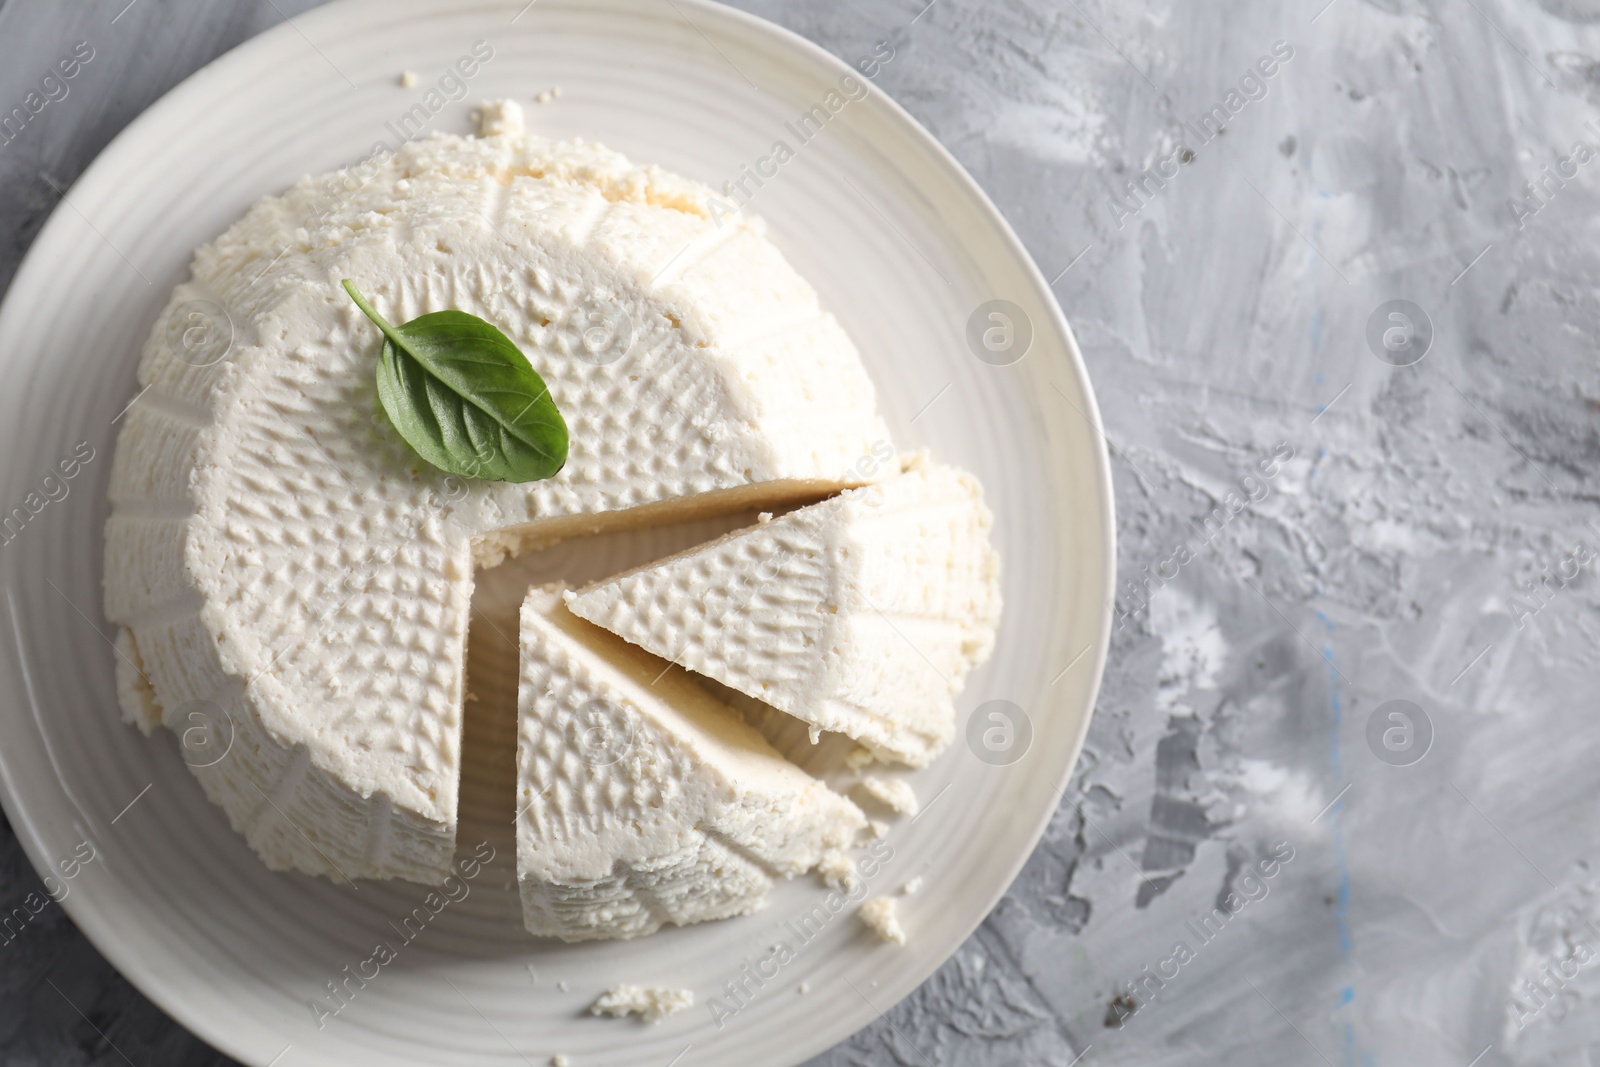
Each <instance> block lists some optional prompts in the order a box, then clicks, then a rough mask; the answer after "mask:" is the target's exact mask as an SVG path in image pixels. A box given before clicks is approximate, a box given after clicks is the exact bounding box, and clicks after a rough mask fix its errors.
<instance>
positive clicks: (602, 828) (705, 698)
mask: <svg viewBox="0 0 1600 1067" xmlns="http://www.w3.org/2000/svg"><path fill="white" fill-rule="evenodd" d="M561 593H562V590H561V589H560V587H555V586H551V587H544V588H540V589H535V590H533V591H532V592H530V593H529V594H528V598H527V600H526V601H525V602H524V604H523V607H522V619H521V632H522V670H521V677H520V684H519V686H518V691H517V708H518V736H517V768H518V769H517V804H518V811H519V813H518V816H517V872H518V878H519V880H520V884H521V888H522V903H523V909H522V910H523V921H524V923H525V924H526V925H527V928H528V930H529V931H530V932H532V933H534V934H538V935H541V936H554V937H559V938H562V939H563V940H567V941H583V940H591V939H598V938H630V937H638V936H641V935H644V934H651V933H654V932H655V931H656V930H657V929H659V928H660V927H661V926H662V925H663V924H664V923H669V922H670V923H676V924H678V925H686V924H688V923H695V922H702V921H705V920H707V919H721V918H727V917H729V916H733V915H743V914H746V913H748V912H750V911H753V910H755V909H756V908H757V907H759V906H760V904H761V902H762V900H763V899H764V897H765V895H766V892H767V890H768V888H770V886H771V884H772V883H771V876H773V875H778V876H783V877H789V876H793V875H795V874H799V873H802V872H804V871H807V870H810V869H811V868H812V867H814V866H816V865H817V863H818V862H819V861H821V860H822V858H823V857H824V856H825V855H828V854H830V853H831V852H833V851H834V850H837V849H840V848H844V847H848V846H850V845H852V844H853V843H854V841H855V838H856V835H857V833H858V832H859V831H861V830H862V829H863V828H864V827H865V826H866V818H865V817H864V816H863V815H862V814H861V812H860V810H859V809H857V808H856V807H855V805H853V804H851V803H850V802H849V801H848V800H845V799H844V798H843V797H841V796H839V795H837V794H836V793H834V792H832V791H831V790H829V789H828V788H827V787H826V786H825V785H823V784H822V783H821V782H818V781H817V780H816V779H814V778H812V777H811V776H810V775H808V774H806V773H805V772H804V771H802V770H800V769H799V768H798V767H796V766H794V765H793V764H792V763H790V762H788V761H787V760H785V759H784V758H783V757H782V756H781V755H779V754H778V752H777V751H775V750H774V749H773V748H772V746H770V745H769V744H767V742H766V741H765V740H764V739H763V738H762V737H761V735H760V734H759V733H757V732H756V730H755V729H754V728H752V727H750V726H749V725H747V724H746V723H745V722H744V720H743V719H742V718H740V716H739V714H738V712H736V711H734V710H733V709H732V708H729V707H727V706H726V705H724V704H721V703H719V702H718V701H716V700H715V699H713V698H712V697H711V695H710V694H709V693H707V692H706V691H705V690H704V689H702V688H700V686H699V685H697V684H696V683H695V682H694V681H693V680H691V679H690V678H689V677H688V676H687V674H686V673H685V672H684V671H682V670H681V669H679V668H676V667H672V666H670V665H669V664H667V663H665V662H663V661H662V660H659V659H657V658H656V657H654V656H651V655H649V654H647V653H644V652H642V651H640V650H639V649H637V648H634V647H632V646H630V645H627V644H624V643H623V642H622V641H620V640H619V639H617V638H616V637H615V636H614V635H612V634H609V633H607V632H606V631H604V630H602V629H600V628H599V627H597V626H593V625H591V624H589V623H587V622H584V621H583V620H582V619H579V618H577V617H576V616H575V615H573V614H572V613H571V612H569V611H568V610H567V608H566V606H565V604H564V603H563V602H562V598H561Z"/></svg>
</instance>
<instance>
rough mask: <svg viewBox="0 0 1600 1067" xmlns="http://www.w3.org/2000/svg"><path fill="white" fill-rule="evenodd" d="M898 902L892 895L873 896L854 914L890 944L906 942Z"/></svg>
mask: <svg viewBox="0 0 1600 1067" xmlns="http://www.w3.org/2000/svg"><path fill="white" fill-rule="evenodd" d="M899 910H900V909H899V904H897V903H896V901H895V899H894V898H893V897H873V898H872V899H871V900H869V901H867V902H866V903H865V904H863V905H861V910H860V911H858V912H857V913H856V914H858V915H860V916H861V921H862V922H864V923H866V924H867V926H869V927H870V928H871V929H872V932H873V933H875V934H877V935H878V936H879V937H880V938H882V939H883V940H884V941H888V942H890V943H891V944H895V945H903V944H905V943H906V932H905V928H904V927H902V926H901V925H900V916H899Z"/></svg>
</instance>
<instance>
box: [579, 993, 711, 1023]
mask: <svg viewBox="0 0 1600 1067" xmlns="http://www.w3.org/2000/svg"><path fill="white" fill-rule="evenodd" d="M693 1004H694V993H693V991H691V990H688V989H662V988H645V987H642V986H636V985H619V986H613V987H611V988H610V989H609V990H607V991H606V992H604V993H602V994H600V997H599V998H598V999H597V1000H596V1001H595V1002H594V1003H593V1004H591V1005H589V1014H590V1015H614V1016H616V1017H617V1018H619V1019H620V1018H622V1017H623V1016H625V1015H637V1016H639V1017H641V1018H642V1019H644V1020H645V1021H646V1022H652V1023H658V1022H660V1021H661V1020H662V1019H665V1018H666V1017H667V1016H669V1015H671V1014H673V1013H674V1012H680V1011H682V1010H683V1009H684V1008H687V1007H690V1006H692V1005H693Z"/></svg>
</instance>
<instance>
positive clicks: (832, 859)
mask: <svg viewBox="0 0 1600 1067" xmlns="http://www.w3.org/2000/svg"><path fill="white" fill-rule="evenodd" d="M817 873H818V874H820V875H822V882H823V884H824V885H826V886H827V887H828V888H829V889H843V890H844V891H845V892H846V893H849V892H853V891H854V890H855V887H856V865H855V864H853V863H851V862H850V857H849V856H846V855H845V854H844V853H843V852H841V851H839V850H838V849H836V848H835V849H829V850H828V851H827V852H825V853H823V855H822V859H821V861H820V862H818V863H817Z"/></svg>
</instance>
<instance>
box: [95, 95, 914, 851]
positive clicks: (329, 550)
mask: <svg viewBox="0 0 1600 1067" xmlns="http://www.w3.org/2000/svg"><path fill="white" fill-rule="evenodd" d="M485 115H486V122H488V123H489V125H487V126H486V129H492V130H494V131H497V133H496V135H494V136H485V137H481V138H466V137H454V136H444V135H438V136H434V137H431V138H429V139H426V140H421V141H416V142H412V143H409V144H406V145H404V146H403V147H401V148H400V149H399V150H398V151H396V152H393V153H392V154H391V153H389V152H388V151H387V150H385V151H381V152H379V153H377V154H376V155H374V156H373V157H372V158H371V159H369V160H368V161H367V162H366V163H364V164H363V165H361V166H359V167H354V168H351V169H349V170H345V171H339V172H336V173H334V174H331V175H326V176H323V177H321V178H317V179H310V178H308V179H305V180H304V181H302V182H301V183H299V184H298V185H296V186H295V187H294V188H293V189H291V190H289V192H287V193H285V194H284V195H283V196H280V197H269V198H267V199H266V200H263V201H261V202H260V203H258V204H257V205H256V206H255V207H253V208H251V209H250V211H249V212H248V213H247V214H246V215H245V216H244V218H243V219H242V220H241V221H239V222H238V223H237V224H235V225H234V226H233V227H232V228H231V229H229V230H228V231H227V232H226V233H224V234H223V235H222V236H221V237H220V238H218V239H217V240H216V242H214V243H213V244H211V245H208V246H206V247H204V248H202V249H200V250H199V251H198V252H197V253H196V254H195V258H194V263H193V274H192V278H191V279H190V280H189V281H187V282H185V283H183V284H182V285H180V286H178V288H177V290H176V291H175V292H174V294H173V296H172V298H171V301H170V303H169V304H168V306H167V308H166V309H165V310H164V311H163V312H162V313H161V316H160V318H159V319H158V320H157V323H156V327H155V329H154V331H153V332H152V334H151V336H150V338H149V340H148V341H147V343H146V345H145V349H144V355H143V359H142V361H141V364H140V366H139V371H138V383H139V387H140V392H139V395H138V397H137V399H136V401H135V402H134V403H133V405H132V407H131V408H130V409H129V411H128V413H127V414H126V416H125V417H124V418H123V425H122V429H121V436H120V439H119V441H118V445H117V451H116V458H115V460H114V466H113V470H112V474H111V486H110V497H111V503H112V514H111V517H110V519H109V521H108V523H107V526H106V566H105V609H106V614H107V616H108V617H109V618H110V619H111V620H112V621H113V622H114V623H116V624H117V625H118V626H119V627H120V628H121V629H120V633H119V636H118V640H117V649H118V652H119V658H120V659H121V660H122V661H123V662H124V664H125V667H126V669H123V670H121V671H120V672H119V690H120V696H121V699H122V705H123V709H124V714H125V715H126V716H127V717H128V718H129V719H130V720H131V721H133V722H135V723H137V724H138V725H139V726H140V727H141V728H143V729H145V730H147V731H148V730H150V729H152V728H153V727H154V726H156V725H157V724H160V723H164V724H165V725H167V726H168V727H169V728H175V729H177V730H188V729H191V728H192V726H193V723H194V721H195V720H194V716H196V715H198V716H200V718H201V720H202V721H204V722H205V723H206V724H207V728H208V729H209V730H213V731H214V732H215V733H216V735H217V740H216V742H215V744H214V747H215V749H216V750H219V751H220V750H223V745H222V740H223V739H224V738H223V736H222V735H226V737H225V739H226V741H227V743H228V747H226V749H225V751H226V755H225V756H224V757H222V758H220V759H216V760H211V759H209V757H208V758H206V759H197V760H195V761H193V763H192V770H193V772H194V773H195V774H196V776H197V777H198V778H199V779H200V781H201V783H202V785H203V786H204V788H205V791H206V793H207V795H208V796H209V797H210V799H211V800H212V801H213V802H214V803H216V804H218V805H220V806H221V807H222V808H223V809H224V810H225V811H226V812H227V815H228V818H229V819H230V820H231V822H232V824H233V826H234V828H235V829H236V830H238V831H239V832H240V833H242V834H243V835H244V836H245V837H246V838H247V840H248V841H249V843H250V845H251V846H252V847H253V848H254V849H255V850H256V852H258V853H259V854H260V856H261V857H262V859H263V860H264V861H265V862H266V863H267V865H268V866H270V867H273V868H276V869H288V868H293V869H298V870H301V871H307V872H310V873H313V874H321V875H327V876H330V877H333V878H338V879H344V878H363V877H366V878H390V877H400V878H406V879H411V880H414V881H419V882H424V883H437V882H440V881H442V880H443V879H444V878H445V877H446V876H447V875H448V874H449V872H450V869H451V868H450V862H451V857H452V853H453V850H454V845H455V832H456V815H457V780H458V774H459V764H460V735H461V701H462V677H463V646H464V642H465V640H466V634H467V620H468V614H469V611H470V596H471V590H472V580H473V568H474V566H475V565H477V566H488V565H492V564H493V563H495V562H496V561H498V560H500V559H502V558H504V557H505V556H506V555H507V554H508V553H515V552H519V551H523V550H525V549H528V548H531V547H534V546H538V545H543V544H548V543H550V542H553V541H556V540H559V539H562V538H566V537H571V536H574V535H579V534H585V533H591V532H597V531H600V530H603V529H614V528H618V527H622V526H627V525H644V524H651V523H659V522H668V521H677V520H680V519H687V518H692V517H694V516H696V515H704V514H714V513H725V512H730V511H734V510H738V509H744V508H751V507H773V506H784V505H792V504H794V503H798V502H804V501H808V500H814V499H817V498H819V497H822V496H824V495H826V494H828V493H830V492H834V491H837V490H838V489H840V488H842V487H843V486H845V485H848V484H852V483H859V482H863V481H870V480H871V479H870V477H856V476H855V475H854V474H853V473H851V472H853V471H859V470H860V469H862V466H863V465H861V464H859V462H858V461H859V460H860V458H861V457H862V456H864V455H870V454H871V452H872V451H873V449H874V447H879V448H881V447H882V444H883V442H884V441H886V440H887V438H888V433H887V430H886V429H885V427H884V424H883V422H882V420H881V419H880V418H879V417H878V415H877V413H876V409H875V400H874V396H873V388H872V385H871V383H870V381H869V380H868V378H867V375H866V372H865V371H864V369H863V367H862V365H861V362H860V359H859V357H858V356H857V354H856V350H855V348H854V347H853V346H852V345H851V343H850V341H849V339H848V338H847V337H846V336H845V334H844V332H843V331H842V330H841V329H840V327H839V324H838V323H837V322H836V321H835V320H834V319H833V317H832V316H831V315H829V314H827V313H826V312H825V311H823V310H822V308H821V307H820V306H819V305H818V302H817V297H816V294H815V292H813V291H812V289H811V288H810V286H808V285H807V284H806V282H805V281H804V280H803V279H802V278H801V277H800V276H799V275H798V274H796V273H795V271H794V270H793V269H792V268H791V267H790V266H789V264H788V263H787V262H786V261H785V260H784V258H783V256H782V255H781V254H780V253H779V252H778V250H777V249H776V248H775V247H774V246H773V244H772V243H771V242H770V241H768V240H767V239H766V237H765V236H764V235H763V230H762V228H761V226H760V224H759V223H758V222H756V221H755V220H752V219H749V218H746V217H743V216H728V215H726V214H724V213H722V212H720V211H718V212H716V213H713V212H712V211H711V210H710V209H709V208H708V206H707V205H708V203H709V202H710V200H711V197H712V193H711V191H710V190H709V189H707V188H705V187H704V186H702V185H699V184H697V183H694V182H691V181H688V180H685V179H683V178H678V177H675V176H673V175H670V174H666V173H664V172H662V171H660V170H658V169H656V168H654V167H641V166H636V165H634V164H633V163H630V162H629V161H628V160H626V159H624V158H623V157H622V156H620V155H618V154H616V153H615V152H611V151H609V150H607V149H605V148H602V147H600V146H598V145H594V144H588V143H584V142H581V141H572V142H562V143H555V142H550V141H546V140H544V139H541V138H537V137H531V136H524V135H523V134H522V133H521V123H520V112H519V111H518V110H517V109H516V105H514V104H509V105H506V104H502V105H496V106H493V107H490V108H486V109H485ZM342 278H350V279H353V280H354V281H355V282H356V283H357V284H358V285H359V286H360V287H361V289H362V291H363V292H364V293H365V294H366V296H367V297H368V299H369V300H370V301H371V302H372V304H373V305H374V306H375V307H376V308H377V309H378V310H379V311H380V312H381V313H382V314H383V315H384V316H385V317H386V318H388V319H389V320H390V321H392V322H396V323H403V322H406V321H409V320H410V319H412V318H415V317H417V316H419V315H422V314H425V313H428V312H434V311H441V310H445V309H457V310H460V311H464V312H467V313H469V314H473V315H477V316H479V317H482V318H484V319H487V320H488V321H490V322H492V323H493V324H495V325H496V326H498V327H499V328H500V329H501V330H502V331H503V332H504V333H505V334H506V335H507V336H508V337H510V338H511V339H512V340H513V341H514V342H515V343H516V344H517V345H518V346H519V347H520V348H521V349H522V351H523V352H524V353H525V354H526V355H527V356H528V357H529V359H530V361H531V362H532V364H533V366H534V367H535V369H537V370H538V371H539V373H540V374H541V375H542V376H543V377H544V380H545V382H546V383H547V385H548V386H549V389H550V392H551V394H552V395H553V396H554V398H555V400H556V402H557V405H558V406H559V408H560V410H561V412H562V414H563V415H564V417H565V419H566V422H567V425H568V427H569V429H570V433H571V451H570V454H569V457H568V461H567V464H566V467H565V469H563V470H562V471H561V472H560V474H559V475H557V476H556V477H554V478H551V479H549V480H546V481H541V482H533V483H529V484H519V485H512V484H506V483H491V482H482V481H463V480H462V479H458V478H455V477H451V476H446V475H445V474H443V473H442V472H440V471H438V470H436V469H434V468H432V467H430V466H428V465H427V464H426V463H424V462H423V461H422V460H420V459H419V458H418V457H417V455H416V454H415V453H414V452H412V451H411V449H410V448H409V447H407V445H406V444H405V443H404V442H403V441H402V440H401V439H400V437H399V435H398V434H397V433H396V432H395V430H394V429H393V428H392V427H391V426H390V425H389V424H388V422H387V421H386V420H385V418H384V416H383V414H382V412H381V410H380V408H379V407H378V404H377V399H376V387H375V368H376V363H377V359H378V353H379V350H380V337H379V334H378V333H377V331H376V330H375V329H374V327H373V325H372V323H371V322H370V321H368V320H367V319H366V317H365V316H363V315H362V314H361V312H360V311H359V310H357V308H356V307H355V306H354V304H352V303H351V301H350V299H349V297H348V296H347V295H346V294H345V293H344V291H343V290H342V289H341V288H340V284H339V283H340V279H342Z"/></svg>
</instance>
